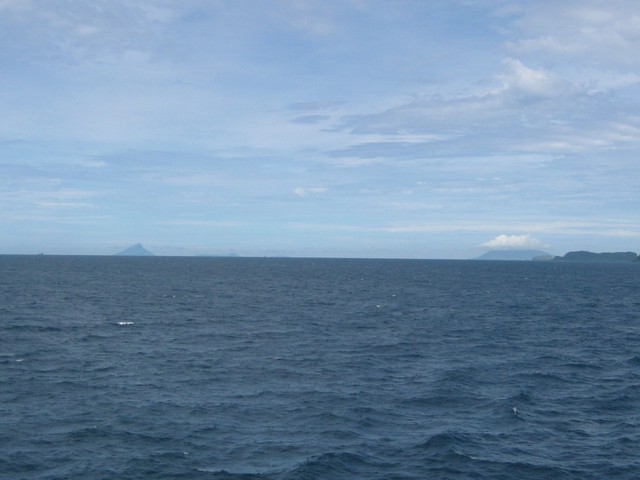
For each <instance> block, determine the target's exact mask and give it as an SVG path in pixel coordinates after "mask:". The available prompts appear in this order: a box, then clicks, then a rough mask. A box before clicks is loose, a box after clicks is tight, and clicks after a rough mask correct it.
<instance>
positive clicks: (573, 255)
mask: <svg viewBox="0 0 640 480" xmlns="http://www.w3.org/2000/svg"><path fill="white" fill-rule="evenodd" d="M553 260H555V261H564V262H637V261H640V257H638V254H637V253H635V252H603V253H594V252H587V251H584V250H581V251H577V252H568V253H567V254H565V255H563V256H562V257H555V258H554V259H553Z"/></svg>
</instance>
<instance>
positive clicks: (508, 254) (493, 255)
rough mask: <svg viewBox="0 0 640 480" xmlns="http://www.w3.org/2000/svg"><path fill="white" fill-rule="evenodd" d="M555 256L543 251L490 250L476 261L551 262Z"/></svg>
mask: <svg viewBox="0 0 640 480" xmlns="http://www.w3.org/2000/svg"><path fill="white" fill-rule="evenodd" d="M552 258H553V255H551V254H549V253H547V252H543V251H542V250H489V251H488V252H486V253H483V254H482V255H480V256H479V257H476V258H474V260H523V261H526V260H551V259H552Z"/></svg>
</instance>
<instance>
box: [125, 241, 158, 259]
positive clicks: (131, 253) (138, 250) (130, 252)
mask: <svg viewBox="0 0 640 480" xmlns="http://www.w3.org/2000/svg"><path fill="white" fill-rule="evenodd" d="M116 255H119V256H125V257H153V256H154V254H153V253H151V252H150V251H149V250H147V249H146V248H144V247H143V246H142V244H140V243H136V244H135V245H132V246H130V247H129V248H125V249H124V250H123V251H121V252H119V253H116Z"/></svg>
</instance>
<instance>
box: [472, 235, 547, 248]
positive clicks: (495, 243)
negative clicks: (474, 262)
mask: <svg viewBox="0 0 640 480" xmlns="http://www.w3.org/2000/svg"><path fill="white" fill-rule="evenodd" d="M480 246H481V247H485V248H492V249H504V250H516V249H530V248H531V249H537V248H549V245H545V244H544V243H543V242H542V241H540V240H538V239H537V238H533V237H532V236H531V235H529V234H526V235H504V234H503V235H498V236H497V237H496V238H494V239H493V240H489V241H488V242H485V243H483V244H482V245H480Z"/></svg>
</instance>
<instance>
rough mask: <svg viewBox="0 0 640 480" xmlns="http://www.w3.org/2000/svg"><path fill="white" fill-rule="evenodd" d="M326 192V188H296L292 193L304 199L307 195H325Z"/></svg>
mask: <svg viewBox="0 0 640 480" xmlns="http://www.w3.org/2000/svg"><path fill="white" fill-rule="evenodd" d="M326 191H327V188H326V187H309V188H303V187H297V188H294V189H293V193H295V194H296V195H298V196H299V197H306V196H308V195H313V194H317V193H325V192H326Z"/></svg>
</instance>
